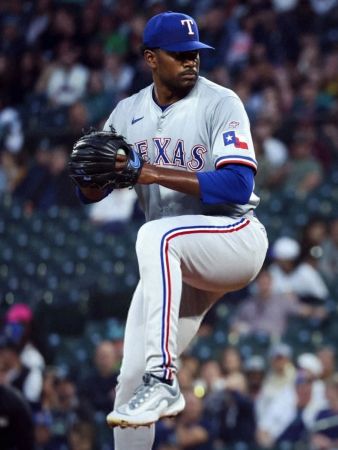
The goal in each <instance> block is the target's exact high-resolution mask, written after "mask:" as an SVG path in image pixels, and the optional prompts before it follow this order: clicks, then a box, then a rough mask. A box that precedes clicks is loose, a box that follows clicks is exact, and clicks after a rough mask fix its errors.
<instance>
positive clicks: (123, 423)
mask: <svg viewBox="0 0 338 450" xmlns="http://www.w3.org/2000/svg"><path fill="white" fill-rule="evenodd" d="M184 407H185V400H184V397H183V395H182V394H181V391H180V388H179V385H178V382H177V380H176V378H174V381H173V385H172V386H170V385H168V384H166V383H162V382H161V380H159V379H157V378H155V377H153V376H152V375H151V374H150V373H146V374H145V375H144V376H143V383H142V384H141V385H140V386H139V387H138V388H137V389H136V391H135V393H134V395H133V397H132V398H131V399H130V400H129V402H127V403H124V404H123V405H121V406H118V407H117V408H116V409H114V411H112V412H111V413H110V414H108V416H107V423H108V425H109V426H110V427H121V428H127V427H133V428H137V427H140V426H149V425H151V424H152V423H154V422H157V421H158V420H159V419H161V418H164V417H171V416H176V415H177V414H178V413H180V412H181V411H182V410H183V409H184Z"/></svg>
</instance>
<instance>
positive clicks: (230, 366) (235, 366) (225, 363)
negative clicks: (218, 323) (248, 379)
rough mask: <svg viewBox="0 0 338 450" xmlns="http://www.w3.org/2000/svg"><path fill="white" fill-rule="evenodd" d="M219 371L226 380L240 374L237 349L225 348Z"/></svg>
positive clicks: (239, 356)
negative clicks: (230, 376)
mask: <svg viewBox="0 0 338 450" xmlns="http://www.w3.org/2000/svg"><path fill="white" fill-rule="evenodd" d="M220 363H221V369H222V373H223V376H224V377H225V378H226V377H227V376H229V375H232V374H233V373H235V374H236V373H241V371H242V357H241V354H240V352H239V349H238V348H237V347H232V346H228V347H225V348H224V350H223V352H222V354H221V360H220Z"/></svg>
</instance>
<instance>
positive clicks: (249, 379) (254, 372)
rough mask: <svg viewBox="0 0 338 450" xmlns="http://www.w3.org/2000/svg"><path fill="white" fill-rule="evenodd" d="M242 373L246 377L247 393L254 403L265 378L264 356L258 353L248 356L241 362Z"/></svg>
mask: <svg viewBox="0 0 338 450" xmlns="http://www.w3.org/2000/svg"><path fill="white" fill-rule="evenodd" d="M243 373H244V376H245V379H246V384H247V393H248V395H249V397H250V398H251V399H252V400H253V401H254V403H255V402H256V399H257V398H258V396H259V394H260V392H261V390H262V388H263V383H264V379H265V373H266V364H265V361H264V358H263V357H262V356H260V355H252V356H250V357H248V358H247V359H246V360H245V361H244V364H243Z"/></svg>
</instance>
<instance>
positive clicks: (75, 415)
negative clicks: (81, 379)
mask: <svg viewBox="0 0 338 450" xmlns="http://www.w3.org/2000/svg"><path fill="white" fill-rule="evenodd" d="M96 387H97V386H96ZM55 391H56V402H55V404H54V405H53V408H52V409H51V411H50V412H51V415H52V420H53V425H52V432H53V442H55V444H56V445H59V446H60V447H61V448H62V445H64V446H65V445H66V444H67V441H68V433H69V431H70V429H71V426H72V424H74V423H75V422H78V421H81V422H82V421H84V422H89V423H92V422H93V411H92V409H91V408H90V406H89V405H88V403H86V402H85V401H80V399H79V396H78V388H77V385H76V384H75V382H74V381H73V380H72V379H71V378H70V377H69V376H67V375H63V376H62V375H59V376H58V377H57V378H56V380H55ZM66 448H67V447H66Z"/></svg>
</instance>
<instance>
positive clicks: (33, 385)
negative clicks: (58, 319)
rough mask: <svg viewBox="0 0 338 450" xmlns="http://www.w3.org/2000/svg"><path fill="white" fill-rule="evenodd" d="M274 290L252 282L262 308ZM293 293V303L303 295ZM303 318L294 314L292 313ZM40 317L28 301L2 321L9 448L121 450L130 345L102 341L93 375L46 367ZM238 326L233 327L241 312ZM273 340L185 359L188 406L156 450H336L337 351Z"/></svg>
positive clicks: (2, 435) (0, 364) (3, 409)
mask: <svg viewBox="0 0 338 450" xmlns="http://www.w3.org/2000/svg"><path fill="white" fill-rule="evenodd" d="M268 280H269V281H268ZM271 280H272V281H271ZM267 285H269V287H268V286H267ZM276 286H277V285H276V284H275V283H274V281H273V277H271V276H268V275H267V272H263V273H262V275H261V276H260V277H259V279H258V280H257V281H256V282H255V284H254V290H255V292H256V294H255V295H256V298H257V302H270V301H271V300H267V298H266V297H265V296H264V293H263V292H266V290H268V291H269V290H270V291H271V288H272V290H273V291H274V289H275V288H276ZM260 295H261V297H260ZM289 295H290V299H291V296H292V295H295V292H294V291H290V292H289ZM290 299H289V300H290ZM283 301H284V302H287V301H288V299H283ZM243 305H244V303H243ZM261 308H262V309H261V311H262V314H264V306H262V305H261ZM239 310H240V308H239V309H238V311H239ZM300 312H301V310H300V309H299V308H298V309H296V308H294V309H293V310H292V311H291V310H290V311H289V314H300ZM312 312H313V311H312ZM279 314H282V315H283V314H284V313H279V312H278V311H277V313H276V315H275V316H273V317H272V319H273V320H274V321H277V322H278V321H279V319H278V316H279ZM239 315H240V316H241V314H239ZM316 318H317V319H318V318H320V320H322V319H323V315H322V314H319V315H316ZM34 319H35V318H34V314H33V312H32V310H31V308H30V307H29V306H28V305H27V304H24V303H17V304H14V305H12V306H11V307H10V308H9V309H8V311H7V313H6V315H5V317H4V318H3V323H2V335H1V340H0V417H1V418H2V421H1V425H0V426H1V432H0V442H1V448H3V449H4V450H6V449H15V450H113V449H114V446H113V438H112V432H111V430H109V429H108V427H107V426H106V425H105V423H104V419H105V416H106V414H107V413H108V412H109V411H110V410H111V408H112V406H113V402H114V396H115V387H116V381H117V374H118V371H119V367H120V363H121V356H122V341H121V340H119V339H116V340H102V341H100V342H98V343H97V345H96V347H95V349H94V352H93V355H92V362H91V364H90V368H89V370H84V368H78V370H77V371H76V373H73V374H71V373H70V372H66V371H62V370H61V369H60V367H57V366H52V365H48V364H46V361H45V358H44V356H43V355H42V353H41V352H40V351H39V349H38V347H37V345H36V344H35V342H34V338H33V336H34V333H33V331H34V327H38V324H36V323H35V324H34ZM233 319H234V322H233V324H232V325H234V324H235V323H236V322H237V321H238V317H237V316H236V314H235V315H234V317H233ZM263 328H264V327H263ZM263 328H262V326H260V324H259V323H258V322H257V321H256V319H255V317H253V324H251V330H245V332H246V333H249V335H250V336H251V338H253V337H254V336H255V335H257V334H258V333H261V332H262V330H263ZM229 332H230V333H234V332H236V333H237V332H238V330H236V331H234V330H232V331H231V329H230V330H229ZM265 333H267V334H269V335H270V337H274V341H272V345H271V346H270V348H269V350H268V352H266V353H264V354H262V353H253V354H250V355H247V356H244V355H243V353H241V349H240V347H239V346H233V345H230V344H227V345H225V346H224V347H223V348H222V349H221V351H220V352H219V353H218V356H217V357H212V358H204V359H201V358H198V357H196V356H195V355H194V354H193V352H192V351H191V349H188V350H187V351H186V352H185V353H184V354H183V355H182V356H181V358H180V360H179V372H178V377H179V382H180V385H181V387H182V390H183V392H184V395H185V399H186V402H187V406H186V408H185V410H184V411H183V412H182V413H181V414H180V415H179V416H178V417H177V418H175V419H165V420H162V421H160V422H158V423H157V424H156V439H155V444H154V450H169V449H170V450H185V449H187V450H188V449H195V450H204V449H205V450H227V449H229V448H230V449H243V450H249V449H250V450H252V449H257V450H258V449H285V448H288V449H299V448H304V449H305V448H306V449H312V450H332V449H333V448H336V446H337V444H338V368H337V354H336V348H335V347H333V346H332V345H329V344H326V343H323V344H322V345H319V346H318V347H317V349H316V350H315V351H305V352H304V351H303V352H300V353H298V354H296V353H295V352H294V351H293V348H292V346H291V345H289V344H287V343H285V342H283V339H279V340H278V339H276V338H277V337H278V336H279V338H281V337H282V336H283V330H281V329H270V330H268V329H267V328H265ZM276 333H277V334H276ZM279 333H282V334H279ZM197 339H198V337H197ZM87 369H88V368H87ZM4 418H5V419H6V420H5V421H4ZM102 426H103V427H105V431H104V432H103V433H102ZM103 435H104V436H103ZM282 444H284V447H283V446H281V447H279V445H282ZM286 444H287V446H285V445H286ZM299 445H301V446H299Z"/></svg>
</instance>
